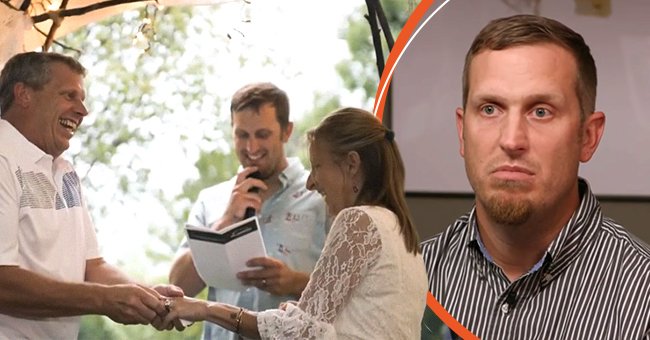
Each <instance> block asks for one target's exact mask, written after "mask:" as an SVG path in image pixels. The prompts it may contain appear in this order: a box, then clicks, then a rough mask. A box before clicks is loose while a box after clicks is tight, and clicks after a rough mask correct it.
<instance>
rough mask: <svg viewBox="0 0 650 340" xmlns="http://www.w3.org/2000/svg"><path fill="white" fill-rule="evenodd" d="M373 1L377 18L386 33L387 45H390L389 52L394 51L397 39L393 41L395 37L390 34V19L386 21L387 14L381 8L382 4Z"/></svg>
mask: <svg viewBox="0 0 650 340" xmlns="http://www.w3.org/2000/svg"><path fill="white" fill-rule="evenodd" d="M371 1H374V2H375V9H376V11H377V18H378V19H379V24H380V25H381V29H382V30H383V31H384V38H385V39H386V43H387V44H388V50H389V51H392V50H393V45H395V39H393V35H392V34H391V32H390V27H389V26H388V19H386V14H385V13H384V9H383V8H382V7H381V2H380V1H379V0H371Z"/></svg>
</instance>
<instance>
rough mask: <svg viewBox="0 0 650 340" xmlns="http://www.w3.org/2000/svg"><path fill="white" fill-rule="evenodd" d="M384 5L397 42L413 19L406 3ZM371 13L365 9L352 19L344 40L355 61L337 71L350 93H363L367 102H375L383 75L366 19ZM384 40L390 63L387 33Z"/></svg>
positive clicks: (396, 0)
mask: <svg viewBox="0 0 650 340" xmlns="http://www.w3.org/2000/svg"><path fill="white" fill-rule="evenodd" d="M380 2H381V5H382V8H383V9H384V13H385V14H386V20H387V21H388V25H389V27H390V31H391V33H392V35H393V38H394V39H395V40H396V39H397V36H398V35H399V32H400V31H401V29H402V27H403V26H404V23H406V20H407V19H408V17H409V15H410V12H409V10H408V3H407V2H406V1H405V0H381V1H380ZM367 13H368V10H367V8H366V7H365V5H364V6H363V7H361V8H360V10H359V12H357V13H356V14H353V15H351V16H349V17H348V25H347V27H345V28H344V31H343V36H345V38H346V40H347V42H348V48H349V50H350V54H351V55H352V58H351V60H344V61H341V62H340V63H339V64H338V65H337V66H336V71H337V72H338V73H339V75H340V76H341V79H342V80H343V84H344V85H345V87H346V88H347V89H349V90H357V89H362V90H363V94H364V97H365V99H366V100H369V99H372V100H374V97H375V92H376V91H377V85H378V84H379V75H378V71H377V62H376V59H375V49H374V45H373V43H372V36H371V34H370V25H369V24H368V20H367V19H366V18H365V17H364V15H367ZM381 36H382V44H383V52H384V60H386V59H387V58H388V53H389V52H390V51H389V50H388V46H387V45H386V42H385V39H384V36H383V32H381Z"/></svg>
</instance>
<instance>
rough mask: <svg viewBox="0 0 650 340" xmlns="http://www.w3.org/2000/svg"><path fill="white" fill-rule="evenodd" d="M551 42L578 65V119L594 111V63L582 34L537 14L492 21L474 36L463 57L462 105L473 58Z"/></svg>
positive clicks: (465, 100)
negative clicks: (570, 56) (486, 52)
mask: <svg viewBox="0 0 650 340" xmlns="http://www.w3.org/2000/svg"><path fill="white" fill-rule="evenodd" d="M540 43H551V44H556V45H559V46H561V47H563V48H565V49H566V50H567V51H568V52H569V53H571V55H573V57H574V58H575V61H576V65H577V68H578V74H577V75H576V95H577V96H578V100H579V102H580V110H581V111H582V114H581V118H582V119H584V118H585V117H586V116H587V115H589V114H591V113H592V112H594V111H595V110H596V86H597V83H598V79H597V76H596V64H595V62H594V58H593V57H592V55H591V51H590V49H589V46H587V44H586V43H585V41H584V39H583V38H582V36H581V35H580V34H578V33H576V32H575V31H573V30H572V29H570V28H569V27H567V26H565V25H564V24H562V23H560V22H558V21H556V20H553V19H549V18H545V17H541V16H537V15H514V16H510V17H506V18H501V19H496V20H492V21H491V22H490V23H488V24H487V26H485V27H484V28H483V29H482V30H481V31H480V32H479V34H478V35H477V36H476V38H474V42H472V46H471V47H470V48H469V51H468V52H467V55H466V56H465V66H464V69H463V108H465V105H466V104H467V95H468V92H469V72H470V64H471V62H472V60H473V58H474V57H475V56H476V55H477V54H479V53H480V52H482V51H484V50H495V51H498V50H504V49H507V48H510V47H515V46H521V45H533V44H540Z"/></svg>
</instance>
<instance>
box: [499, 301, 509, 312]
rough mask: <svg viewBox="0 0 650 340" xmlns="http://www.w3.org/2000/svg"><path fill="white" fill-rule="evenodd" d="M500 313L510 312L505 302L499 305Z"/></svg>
mask: <svg viewBox="0 0 650 340" xmlns="http://www.w3.org/2000/svg"><path fill="white" fill-rule="evenodd" d="M501 313H503V314H508V313H510V305H509V304H507V303H504V304H502V305H501Z"/></svg>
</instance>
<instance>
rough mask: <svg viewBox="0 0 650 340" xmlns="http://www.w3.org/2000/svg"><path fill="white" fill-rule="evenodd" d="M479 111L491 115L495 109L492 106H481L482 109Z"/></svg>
mask: <svg viewBox="0 0 650 340" xmlns="http://www.w3.org/2000/svg"><path fill="white" fill-rule="evenodd" d="M481 111H483V113H485V114H486V115H491V114H493V113H494V112H495V111H496V109H495V108H494V106H493V105H485V106H483V108H481Z"/></svg>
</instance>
